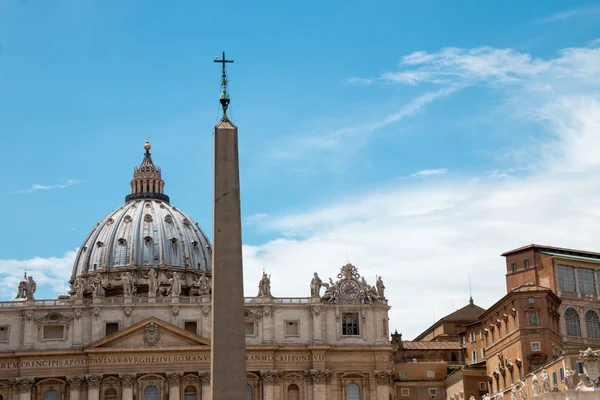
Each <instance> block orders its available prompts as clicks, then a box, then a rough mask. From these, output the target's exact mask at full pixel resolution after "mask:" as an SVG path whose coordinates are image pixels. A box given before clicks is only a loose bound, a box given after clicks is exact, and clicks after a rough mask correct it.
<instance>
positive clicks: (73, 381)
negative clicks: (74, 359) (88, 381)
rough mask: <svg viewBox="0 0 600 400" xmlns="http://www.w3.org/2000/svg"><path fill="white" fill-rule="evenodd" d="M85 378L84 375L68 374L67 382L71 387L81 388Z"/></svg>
mask: <svg viewBox="0 0 600 400" xmlns="http://www.w3.org/2000/svg"><path fill="white" fill-rule="evenodd" d="M84 380H85V376H83V375H75V376H67V383H68V384H69V386H70V387H71V389H79V388H81V384H82V383H83V381H84Z"/></svg>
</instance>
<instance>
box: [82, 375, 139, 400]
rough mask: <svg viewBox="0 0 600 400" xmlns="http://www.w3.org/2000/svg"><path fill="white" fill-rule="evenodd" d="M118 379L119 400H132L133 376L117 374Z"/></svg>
mask: <svg viewBox="0 0 600 400" xmlns="http://www.w3.org/2000/svg"><path fill="white" fill-rule="evenodd" d="M119 379H120V380H121V400H133V385H134V383H135V374H131V373H124V374H119ZM88 400H89V399H88Z"/></svg>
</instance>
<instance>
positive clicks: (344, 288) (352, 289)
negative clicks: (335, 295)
mask: <svg viewBox="0 0 600 400" xmlns="http://www.w3.org/2000/svg"><path fill="white" fill-rule="evenodd" d="M340 292H341V294H342V296H344V297H346V298H348V299H353V298H355V297H356V296H358V292H359V287H358V283H356V282H355V281H352V280H347V281H344V282H342V284H341V285H340Z"/></svg>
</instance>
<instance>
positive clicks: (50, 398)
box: [43, 390, 60, 400]
mask: <svg viewBox="0 0 600 400" xmlns="http://www.w3.org/2000/svg"><path fill="white" fill-rule="evenodd" d="M43 400H60V395H59V394H58V392H57V391H56V390H48V391H47V392H46V393H44V399H43Z"/></svg>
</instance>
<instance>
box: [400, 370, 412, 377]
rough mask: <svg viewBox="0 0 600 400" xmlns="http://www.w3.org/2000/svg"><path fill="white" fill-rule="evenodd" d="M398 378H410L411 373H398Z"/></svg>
mask: <svg viewBox="0 0 600 400" xmlns="http://www.w3.org/2000/svg"><path fill="white" fill-rule="evenodd" d="M398 376H399V377H400V378H408V377H409V376H410V373H409V372H408V371H400V372H399V373H398Z"/></svg>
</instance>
